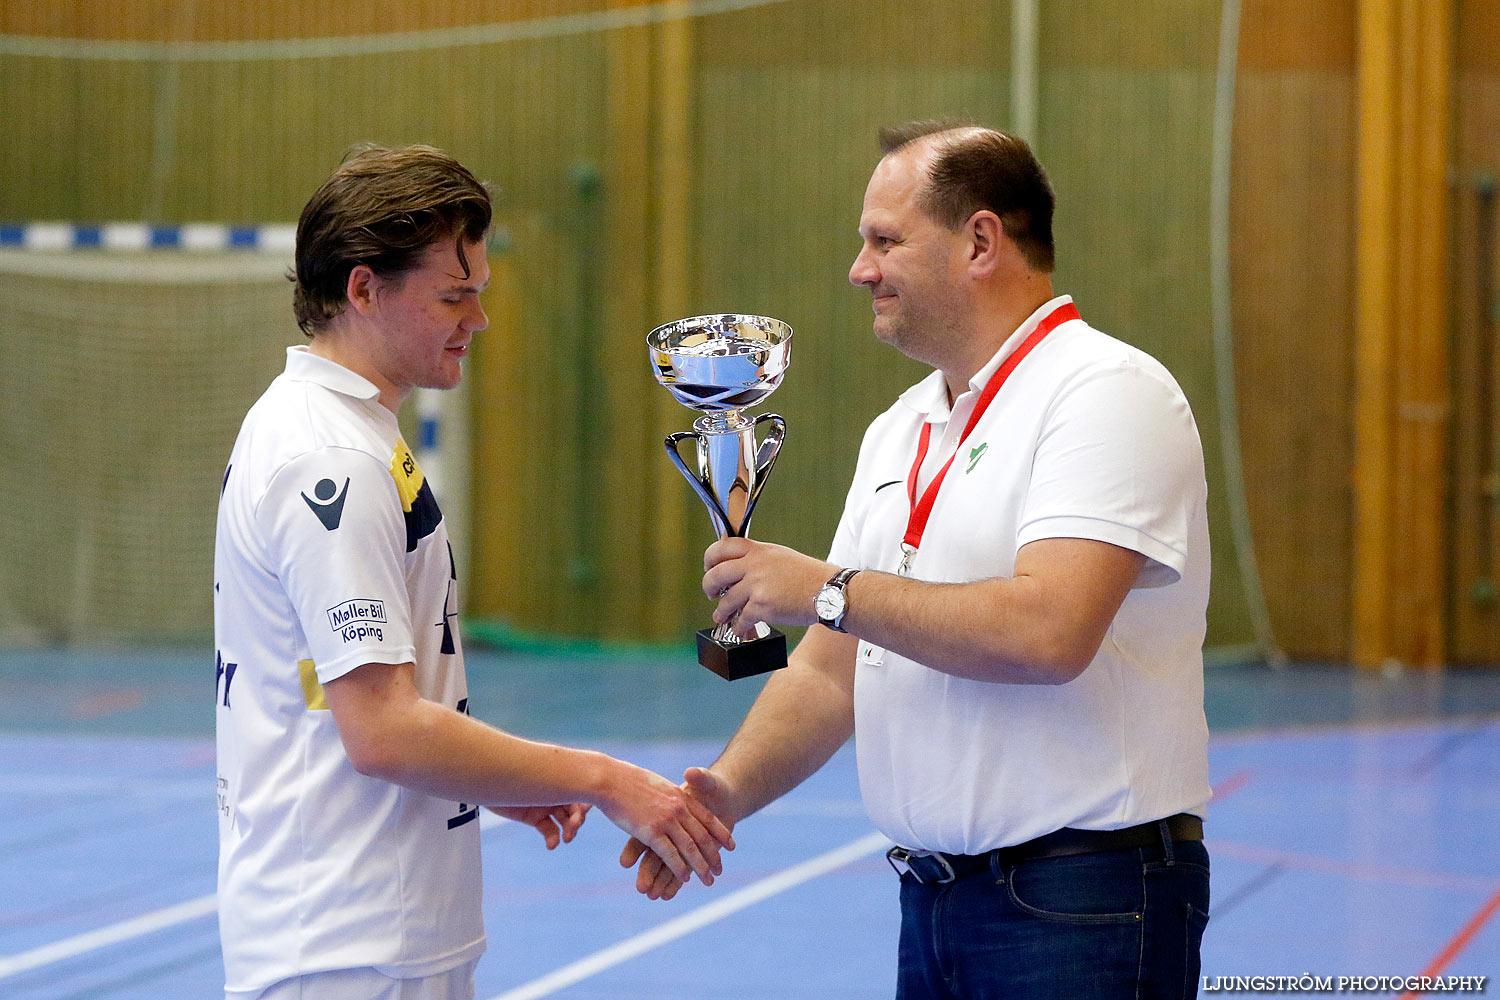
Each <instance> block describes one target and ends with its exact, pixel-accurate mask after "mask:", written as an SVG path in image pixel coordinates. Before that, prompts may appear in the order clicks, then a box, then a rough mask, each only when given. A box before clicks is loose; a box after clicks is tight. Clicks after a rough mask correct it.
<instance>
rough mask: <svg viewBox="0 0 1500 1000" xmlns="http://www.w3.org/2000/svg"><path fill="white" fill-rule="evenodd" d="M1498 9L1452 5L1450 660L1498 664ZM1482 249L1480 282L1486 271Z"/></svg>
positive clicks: (1471, 1)
mask: <svg viewBox="0 0 1500 1000" xmlns="http://www.w3.org/2000/svg"><path fill="white" fill-rule="evenodd" d="M1497 38H1500V8H1497V7H1496V5H1495V4H1493V3H1488V2H1477V0H1466V2H1461V3H1459V4H1458V5H1457V21H1456V45H1455V51H1456V65H1455V75H1456V81H1455V82H1456V96H1457V101H1456V111H1455V120H1454V126H1455V127H1454V132H1453V143H1454V145H1453V163H1454V170H1453V175H1454V185H1453V199H1452V202H1451V206H1452V219H1453V223H1452V224H1453V234H1454V236H1453V243H1452V246H1453V255H1454V257H1453V279H1454V280H1453V286H1452V291H1453V303H1452V313H1453V358H1452V365H1451V367H1450V370H1451V372H1452V403H1453V409H1452V412H1453V415H1454V418H1453V433H1452V436H1451V438H1450V444H1451V449H1452V451H1451V454H1452V458H1451V464H1450V467H1449V477H1450V478H1449V482H1450V484H1451V487H1450V496H1449V505H1450V511H1449V513H1450V525H1449V537H1448V544H1447V562H1448V565H1447V571H1448V600H1449V609H1448V610H1449V631H1448V635H1447V640H1448V651H1449V653H1448V656H1449V659H1450V661H1452V662H1456V663H1490V664H1493V663H1496V662H1500V603H1497V599H1496V596H1495V590H1496V586H1497V584H1500V346H1497V339H1500V293H1497V291H1496V290H1497V289H1500V231H1497V230H1500V223H1497V220H1496V217H1495V216H1496V212H1497V211H1500V209H1497V207H1496V206H1497V202H1500V192H1497V186H1500V45H1497V44H1496V39H1497ZM1486 242H1487V243H1488V254H1489V261H1488V267H1489V274H1488V275H1487V278H1488V281H1487V282H1486V281H1484V280H1482V277H1484V276H1483V275H1482V273H1481V270H1480V269H1481V268H1482V267H1484V266H1485V261H1484V256H1485V252H1484V250H1483V249H1482V248H1483V247H1484V246H1485V243H1486Z"/></svg>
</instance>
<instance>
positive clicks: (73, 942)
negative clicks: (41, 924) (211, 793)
mask: <svg viewBox="0 0 1500 1000" xmlns="http://www.w3.org/2000/svg"><path fill="white" fill-rule="evenodd" d="M509 822H511V821H510V820H508V819H505V818H503V817H500V816H496V815H495V814H494V813H492V812H489V811H484V812H481V813H480V814H479V828H480V829H481V830H490V829H493V828H494V827H497V826H504V825H505V824H507V823H509ZM218 901H219V897H218V894H217V893H210V894H209V895H207V896H199V897H198V898H197V899H190V900H188V901H187V902H186V903H178V904H177V905H175V906H168V907H165V908H163V909H160V910H155V911H153V912H151V913H147V914H143V915H142V916H139V917H132V918H130V919H129V920H122V921H120V922H119V923H117V924H110V925H109V926H108V927H100V928H99V929H98V930H93V931H86V932H84V933H83V934H76V935H74V936H73V937H70V938H63V939H62V940H61V941H54V942H52V943H51V944H45V945H42V946H41V947H40V948H33V949H31V950H30V951H22V952H17V953H16V954H14V955H0V979H5V978H7V977H9V976H14V975H16V974H17V973H21V972H28V971H30V970H31V969H39V968H41V967H42V966H44V965H51V964H52V963H53V962H61V961H62V960H63V959H65V958H76V957H78V956H79V955H85V954H87V953H89V952H91V951H97V950H98V949H100V948H108V947H109V946H110V945H112V944H119V943H120V942H122V941H129V940H130V939H131V938H138V937H144V936H145V935H147V934H151V933H153V932H155V931H159V930H163V929H165V928H168V927H172V926H174V925H176V924H183V923H187V922H188V921H189V920H197V919H198V918H199V917H206V916H208V915H210V914H211V913H213V912H214V911H215V910H217V909H218Z"/></svg>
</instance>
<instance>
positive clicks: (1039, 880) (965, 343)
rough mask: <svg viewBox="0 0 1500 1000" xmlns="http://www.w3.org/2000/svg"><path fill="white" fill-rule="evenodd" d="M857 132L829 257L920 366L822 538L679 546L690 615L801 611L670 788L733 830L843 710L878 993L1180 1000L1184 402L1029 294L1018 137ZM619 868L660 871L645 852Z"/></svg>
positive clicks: (1199, 698) (1134, 359) (1188, 464)
mask: <svg viewBox="0 0 1500 1000" xmlns="http://www.w3.org/2000/svg"><path fill="white" fill-rule="evenodd" d="M881 149H882V152H883V153H884V154H885V155H884V156H883V158H882V159H881V160H880V163H879V164H878V165H877V167H876V168H875V172H874V175H873V176H872V177H871V179H870V183H869V186H868V187H867V189H866V192H865V200H864V209H863V212H862V214H861V216H860V220H859V233H860V237H861V240H862V243H863V245H862V248H861V250H860V252H859V255H858V256H857V257H856V259H855V261H854V264H853V266H852V267H851V269H850V272H849V280H850V281H851V282H852V283H853V284H854V285H856V286H858V287H863V288H866V289H868V290H869V292H870V293H871V295H872V298H873V303H872V306H873V309H874V314H875V318H874V330H875V335H876V337H877V338H878V339H880V340H881V341H883V342H885V343H888V344H890V345H892V346H894V347H896V348H897V349H898V350H900V351H901V352H902V353H903V354H905V355H907V356H909V357H911V358H914V359H916V360H918V361H921V362H923V363H924V364H927V365H929V366H931V367H932V368H933V369H934V370H933V372H932V374H931V375H929V376H928V378H926V379H925V380H923V381H922V382H920V383H918V384H917V385H915V386H913V387H912V388H911V389H909V390H907V392H905V393H904V394H902V396H901V398H900V399H899V400H898V401H897V402H896V403H895V404H894V405H893V406H892V407H891V408H890V409H889V410H887V411H886V412H885V413H884V414H882V415H881V416H880V417H878V418H876V420H875V421H874V423H872V424H871V425H870V428H869V430H868V431H867V432H866V435H865V439H864V443H863V445H862V447H861V449H860V453H859V461H858V465H857V467H856V471H855V474H854V481H853V484H852V486H851V487H850V490H849V495H848V499H847V501H846V504H845V507H844V513H843V517H842V519H841V520H840V522H839V527H838V531H837V533H836V535H835V537H834V542H833V547H832V552H831V555H830V558H829V560H828V561H826V562H825V561H823V560H821V559H816V558H813V557H810V556H806V555H803V554H801V553H798V552H794V551H792V550H790V549H787V548H783V547H781V546H776V545H770V544H767V543H764V542H756V541H751V540H749V539H744V538H733V539H726V540H721V541H719V542H716V543H715V544H714V545H712V546H711V547H710V548H709V549H708V552H707V553H706V555H705V560H704V562H705V568H706V570H707V572H706V574H705V575H704V578H703V589H704V593H705V594H707V595H709V596H710V597H712V598H717V599H718V601H719V605H718V608H717V610H716V612H715V615H714V618H715V620H716V621H718V622H727V621H733V622H735V623H736V625H735V628H736V631H738V632H739V633H740V634H742V635H743V634H748V633H749V631H750V630H751V629H752V628H753V627H754V624H755V623H756V622H759V621H767V622H772V623H777V624H787V625H811V626H812V627H811V628H809V629H808V631H807V634H806V636H805V638H804V639H803V640H802V642H801V643H800V644H799V645H798V647H797V649H796V650H795V652H794V653H793V655H792V657H791V664H790V666H789V667H788V668H787V669H785V670H782V671H779V672H778V673H777V674H776V675H774V676H773V677H772V678H771V679H770V680H769V681H768V682H767V684H766V687H765V689H764V691H763V692H762V694H761V696H760V698H759V699H758V700H757V701H756V703H755V705H754V706H753V707H752V708H751V711H750V714H749V715H748V716H747V717H746V719H745V722H744V724H743V725H742V726H741V728H740V730H739V732H738V733H736V735H735V737H734V738H733V740H731V742H730V744H729V746H728V747H726V748H725V750H724V753H723V755H722V756H721V757H720V758H719V760H718V761H717V762H716V763H715V764H714V765H713V766H712V767H711V768H709V769H707V770H704V769H693V770H690V771H689V773H688V774H687V776H686V777H687V786H686V787H688V788H690V789H691V790H692V791H693V793H694V794H695V795H697V796H699V797H700V798H702V799H703V801H705V802H706V803H708V804H709V805H711V806H712V807H713V808H714V809H715V811H716V812H717V813H718V814H719V815H720V816H721V817H723V818H724V819H725V820H726V821H728V822H731V823H732V822H735V821H737V820H739V819H741V818H743V817H744V816H747V815H749V814H750V813H752V812H754V811H755V810H756V809H759V808H760V807H762V806H764V805H765V804H766V803H768V802H770V801H771V800H773V799H775V798H776V797H777V796H779V795H782V794H784V793H785V792H786V791H788V790H789V789H791V788H792V787H794V786H795V785H797V784H798V783H799V782H800V781H802V780H803V779H804V778H806V777H807V776H808V775H810V774H811V773H812V772H813V771H815V770H816V769H817V768H818V767H820V766H822V764H823V763H824V762H825V761H826V760H827V759H828V758H829V756H831V755H832V754H833V753H834V751H836V750H837V749H838V748H839V747H840V746H841V745H842V744H843V742H844V741H845V740H846V739H847V738H848V737H849V736H850V734H851V733H852V734H853V735H854V737H855V743H856V752H857V756H858V763H859V775H860V790H861V794H862V796H863V798H864V801H865V805H866V808H867V809H868V810H869V812H870V815H871V818H872V819H873V820H874V822H875V824H876V826H877V827H878V828H879V829H880V830H881V831H882V832H883V833H885V834H886V835H887V836H889V837H890V838H891V840H893V841H894V842H895V844H896V845H897V846H896V847H894V848H892V850H891V852H890V860H891V862H892V867H894V868H896V869H897V871H898V872H899V873H900V875H901V888H900V894H901V913H902V927H901V938H900V946H899V957H898V963H897V966H898V985H897V997H898V998H899V1000H959V998H962V1000H990V998H1005V1000H1080V998H1085V997H1086V998H1088V1000H1115V998H1119V1000H1126V998H1129V1000H1142V998H1166V997H1171V998H1181V997H1190V996H1194V995H1195V994H1196V988H1197V981H1198V964H1199V963H1198V954H1199V944H1200V940H1201V937H1202V933H1203V928H1204V925H1205V923H1206V922H1207V920H1208V854H1207V852H1206V851H1205V850H1204V847H1203V844H1202V819H1201V817H1202V814H1203V811H1204V806H1205V805H1206V803H1207V801H1208V798H1209V794H1210V793H1209V786H1208V762H1207V738H1208V729H1207V725H1206V723H1205V721H1204V715H1203V660H1202V642H1203V635H1204V616H1205V609H1206V607H1207V602H1208V580H1209V572H1208V570H1209V552H1208V526H1207V525H1208V516H1207V505H1206V497H1207V488H1206V485H1205V482H1204V473H1203V454H1202V447H1201V444H1200V442H1199V439H1198V432H1197V428H1196V426H1195V424H1194V422H1193V416H1192V412H1191V410H1190V409H1189V407H1188V404H1187V400H1186V399H1185V398H1184V397H1183V394H1182V391H1181V389H1180V388H1179V387H1178V385H1177V383H1176V382H1175V381H1174V380H1173V378H1172V376H1171V375H1170V374H1169V373H1168V372H1167V370H1166V369H1165V368H1163V367H1162V366H1161V365H1160V364H1159V363H1157V362H1156V361H1155V360H1154V359H1153V358H1151V357H1150V356H1148V355H1146V354H1145V353H1143V352H1141V351H1139V350H1137V349H1135V348H1133V347H1130V346H1129V345H1126V344H1123V343H1121V342H1120V341H1118V340H1115V339H1113V338H1111V337H1108V336H1106V335H1105V334H1103V333H1100V332H1099V331H1097V330H1095V329H1093V328H1091V327H1090V326H1089V325H1088V324H1087V323H1086V322H1084V320H1083V318H1082V317H1081V316H1080V314H1079V311H1078V309H1077V308H1076V307H1075V306H1074V305H1073V302H1072V300H1071V299H1070V298H1068V297H1067V296H1057V295H1055V294H1054V292H1053V289H1052V281H1051V273H1052V269H1053V242H1052V211H1053V195H1052V190H1051V186H1050V184H1049V183H1048V182H1047V179H1046V175H1045V174H1044V173H1043V171H1042V168H1041V165H1040V164H1039V163H1037V162H1036V159H1035V158H1034V157H1033V156H1032V154H1031V150H1030V149H1029V148H1028V147H1027V146H1026V144H1025V143H1024V142H1022V141H1021V140H1019V139H1017V138H1015V137H1013V136H1008V135H1005V134H1003V133H1000V132H996V131H994V130H991V129H986V128H980V127H975V126H945V125H938V124H935V123H913V124H911V125H907V126H901V127H899V128H896V129H890V130H885V131H883V133H882V136H881ZM643 852H645V848H644V846H643V845H642V844H640V843H639V842H631V843H629V844H627V846H626V850H625V852H624V854H623V855H622V861H624V862H630V861H632V860H634V859H635V858H636V857H637V856H642V854H643ZM637 885H638V887H639V888H640V889H641V890H642V891H643V892H646V893H647V894H648V895H651V896H653V897H670V896H672V895H674V894H675V893H676V891H677V889H678V888H679V886H680V880H678V879H677V878H676V877H675V876H674V875H673V873H672V872H670V871H668V870H666V869H664V868H663V867H662V865H661V861H660V859H658V858H656V857H654V856H652V855H651V854H650V853H649V852H646V853H644V857H643V860H642V862H641V867H640V870H639V872H638V876H637Z"/></svg>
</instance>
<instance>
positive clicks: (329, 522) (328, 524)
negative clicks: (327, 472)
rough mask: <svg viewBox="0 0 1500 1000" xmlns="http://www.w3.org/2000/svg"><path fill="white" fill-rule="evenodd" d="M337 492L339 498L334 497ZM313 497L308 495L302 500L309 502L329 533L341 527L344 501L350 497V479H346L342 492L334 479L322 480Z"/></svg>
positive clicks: (319, 481)
mask: <svg viewBox="0 0 1500 1000" xmlns="http://www.w3.org/2000/svg"><path fill="white" fill-rule="evenodd" d="M335 492H337V493H338V496H334V493H335ZM313 496H315V497H317V499H316V500H314V499H313V497H310V496H308V495H307V494H306V493H304V494H302V499H303V500H306V501H307V506H308V507H309V508H310V509H311V510H312V512H313V513H314V514H316V515H318V520H319V521H322V522H323V527H325V528H327V529H328V530H329V531H332V530H333V529H335V528H337V527H338V526H339V521H340V519H342V518H343V516H344V500H345V499H346V498H347V497H348V496H349V479H348V477H345V479H344V488H343V489H342V490H340V489H339V488H338V487H337V486H336V485H335V484H334V482H333V480H332V479H320V480H318V485H316V486H314V487H313Z"/></svg>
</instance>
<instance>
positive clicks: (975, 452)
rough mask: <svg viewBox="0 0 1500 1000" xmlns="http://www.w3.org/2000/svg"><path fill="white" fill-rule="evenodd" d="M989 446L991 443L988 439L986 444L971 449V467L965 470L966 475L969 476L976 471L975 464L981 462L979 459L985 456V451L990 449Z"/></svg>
mask: <svg viewBox="0 0 1500 1000" xmlns="http://www.w3.org/2000/svg"><path fill="white" fill-rule="evenodd" d="M989 447H990V444H989V442H988V441H986V442H985V443H984V444H981V445H978V446H976V447H973V448H970V449H969V467H968V468H967V469H965V470H964V475H966V476H967V475H968V474H969V473H971V472H973V471H974V466H976V465H978V464H979V460H980V459H981V458H983V457H984V453H985V452H986V451H988V450H989Z"/></svg>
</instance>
